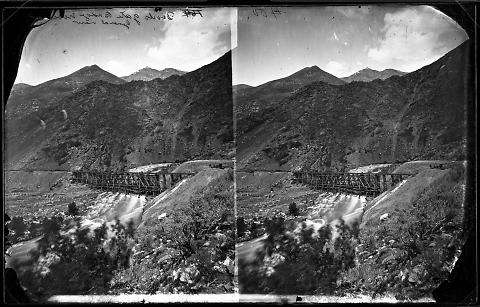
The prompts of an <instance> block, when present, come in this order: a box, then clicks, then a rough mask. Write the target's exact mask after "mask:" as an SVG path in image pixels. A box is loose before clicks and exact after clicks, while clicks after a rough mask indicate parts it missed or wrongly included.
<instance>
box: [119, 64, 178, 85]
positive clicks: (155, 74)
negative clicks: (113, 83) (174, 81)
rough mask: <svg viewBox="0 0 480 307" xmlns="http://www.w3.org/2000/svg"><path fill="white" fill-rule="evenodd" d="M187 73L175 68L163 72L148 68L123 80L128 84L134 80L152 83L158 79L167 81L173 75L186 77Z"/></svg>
mask: <svg viewBox="0 0 480 307" xmlns="http://www.w3.org/2000/svg"><path fill="white" fill-rule="evenodd" d="M185 73H187V72H186V71H181V70H178V69H175V68H165V69H162V70H158V69H154V68H151V67H148V66H147V67H144V68H142V69H139V70H137V71H135V72H134V73H132V74H130V75H128V76H123V77H121V78H122V79H123V80H125V81H127V82H130V81H133V80H137V81H138V80H141V81H150V80H153V79H156V78H160V79H166V78H168V77H170V76H173V75H178V76H181V75H184V74H185Z"/></svg>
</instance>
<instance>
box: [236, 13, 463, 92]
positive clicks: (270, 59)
mask: <svg viewBox="0 0 480 307" xmlns="http://www.w3.org/2000/svg"><path fill="white" fill-rule="evenodd" d="M237 23H238V29H237V39H238V41H237V44H238V48H237V50H235V52H234V63H233V70H234V74H233V84H248V85H253V86H257V85H260V84H263V83H265V82H268V81H271V80H275V79H279V78H283V77H286V76H288V75H290V74H292V73H294V72H296V71H298V70H300V69H302V68H305V67H310V66H314V65H316V66H318V67H320V68H321V69H322V70H324V71H327V72H329V73H331V74H333V75H334V76H337V77H339V78H341V77H346V76H349V75H351V74H353V73H355V72H357V71H359V70H361V69H364V68H366V67H369V68H371V69H375V70H384V69H388V68H393V69H397V70H400V71H404V72H412V71H415V70H417V69H419V68H421V67H423V66H425V65H428V64H431V63H432V62H434V61H436V60H437V59H439V58H440V57H441V56H443V55H444V54H445V53H447V52H448V51H450V50H452V49H454V48H455V47H457V46H458V45H460V44H461V43H462V42H463V41H465V40H466V39H468V36H467V34H466V33H465V31H464V30H463V29H462V28H461V27H460V26H459V25H458V24H457V23H456V22H455V21H453V20H452V19H451V18H450V17H448V16H446V15H444V14H443V13H441V12H440V11H437V10H435V9H434V8H432V7H429V6H326V7H309V8H298V7H296V8H292V7H283V8H281V7H279V8H278V10H277V11H275V10H273V9H272V8H264V9H259V8H257V9H252V8H240V9H239V10H238V21H237Z"/></svg>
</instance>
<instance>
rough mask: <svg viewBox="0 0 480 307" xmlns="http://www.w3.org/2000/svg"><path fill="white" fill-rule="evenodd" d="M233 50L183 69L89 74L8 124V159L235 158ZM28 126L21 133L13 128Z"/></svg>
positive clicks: (36, 162)
mask: <svg viewBox="0 0 480 307" xmlns="http://www.w3.org/2000/svg"><path fill="white" fill-rule="evenodd" d="M230 58H231V56H230V54H229V53H227V54H225V55H224V56H222V57H220V58H219V59H217V60H216V61H214V62H212V63H209V64H207V65H204V66H202V67H201V68H199V69H197V70H195V71H193V72H190V73H187V74H185V75H183V76H172V77H170V78H167V79H165V80H162V79H159V78H157V79H154V80H151V81H145V82H125V81H124V80H122V82H119V83H118V84H114V83H110V82H107V81H105V80H95V81H92V82H89V83H88V84H86V85H85V86H84V87H82V88H81V89H78V90H76V91H72V92H71V93H70V94H69V95H66V96H64V97H63V98H61V99H60V100H58V101H56V102H53V103H50V104H48V105H46V106H43V107H41V108H39V109H38V110H37V111H35V112H34V114H35V116H31V117H30V118H28V116H24V117H22V118H21V119H22V120H23V123H25V125H22V124H18V122H17V124H18V125H17V127H15V125H10V129H9V131H10V133H8V131H7V135H8V137H7V142H6V152H7V153H6V156H7V167H8V168H15V169H22V168H29V169H44V168H55V169H58V168H61V169H67V170H71V169H77V168H86V169H92V168H94V169H113V170H123V169H125V168H128V167H129V166H131V165H141V164H149V163H158V162H161V161H174V160H185V159H193V158H195V157H197V158H198V157H204V158H209V157H218V158H230V155H231V151H232V142H233V130H232V129H233V128H232V127H233V114H232V109H233V106H232V89H231V61H230ZM15 128H17V129H16V130H18V131H22V133H20V134H14V133H11V131H12V130H15Z"/></svg>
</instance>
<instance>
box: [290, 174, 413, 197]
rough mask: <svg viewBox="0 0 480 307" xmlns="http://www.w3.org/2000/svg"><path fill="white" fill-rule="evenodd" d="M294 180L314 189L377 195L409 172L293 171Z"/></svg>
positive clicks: (406, 176)
mask: <svg viewBox="0 0 480 307" xmlns="http://www.w3.org/2000/svg"><path fill="white" fill-rule="evenodd" d="M293 176H294V181H295V182H298V183H303V184H306V185H308V186H311V187H313V188H314V189H318V190H323V191H333V192H345V193H349V194H357V195H372V196H375V195H379V194H381V193H383V192H385V191H387V190H388V189H390V188H392V187H394V186H395V185H396V184H397V183H399V182H401V181H402V180H404V179H406V178H408V177H410V176H412V175H411V174H373V173H321V172H293Z"/></svg>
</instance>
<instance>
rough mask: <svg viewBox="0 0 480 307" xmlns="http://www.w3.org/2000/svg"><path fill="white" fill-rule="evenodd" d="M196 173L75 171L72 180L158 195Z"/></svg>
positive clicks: (109, 189) (98, 186) (96, 186)
mask: <svg viewBox="0 0 480 307" xmlns="http://www.w3.org/2000/svg"><path fill="white" fill-rule="evenodd" d="M193 175H194V173H161V172H159V173H131V172H123V173H114V172H98V171H97V172H95V171H73V172H72V182H77V183H84V184H87V185H89V186H91V187H93V188H97V189H102V190H108V191H119V192H124V193H135V194H146V195H156V194H160V193H162V192H163V191H165V190H167V189H168V188H171V187H173V186H174V185H175V184H176V183H178V182H179V181H181V180H182V179H184V178H187V177H190V176H193Z"/></svg>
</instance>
